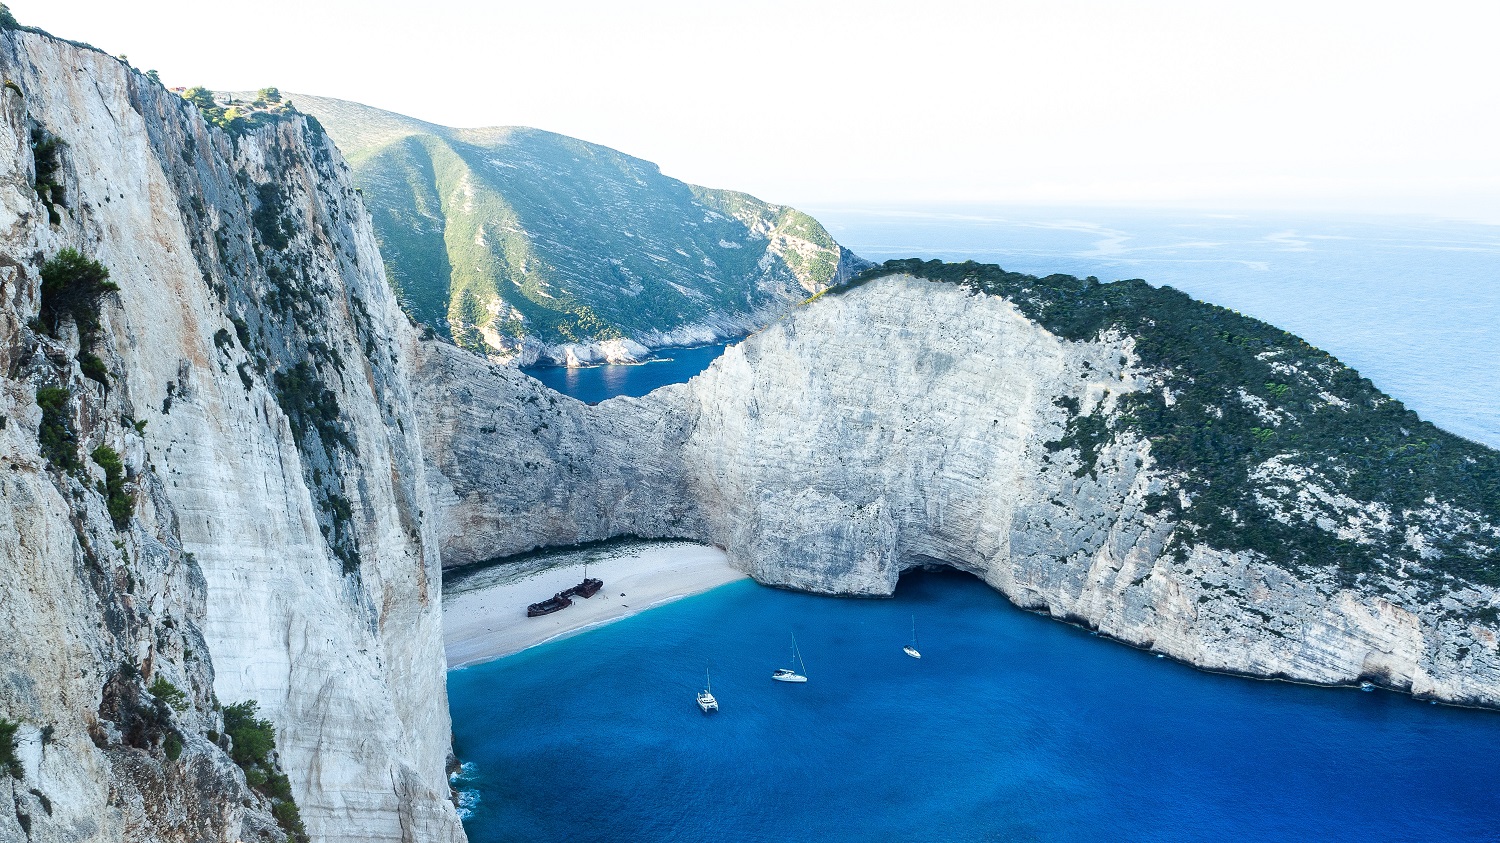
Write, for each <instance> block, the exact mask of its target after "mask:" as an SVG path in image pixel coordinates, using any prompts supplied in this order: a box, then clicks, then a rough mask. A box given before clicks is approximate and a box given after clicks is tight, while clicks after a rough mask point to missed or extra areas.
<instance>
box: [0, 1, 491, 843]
mask: <svg viewBox="0 0 1500 843" xmlns="http://www.w3.org/2000/svg"><path fill="white" fill-rule="evenodd" d="M0 73H3V76H4V86H3V88H0V522H3V523H4V528H3V529H4V533H5V536H6V538H5V541H3V542H0V568H3V571H4V573H3V575H0V577H3V580H4V582H5V584H6V585H5V594H4V599H3V600H0V718H3V720H4V721H5V723H7V724H14V725H15V735H16V739H15V741H14V742H13V743H14V755H15V756H16V760H15V763H14V764H8V765H4V766H7V767H9V772H11V773H13V775H3V774H0V839H6V840H20V839H23V838H24V839H29V840H49V841H51V840H58V841H83V840H98V841H116V840H143V841H144V840H183V841H187V840H193V841H197V840H239V839H244V840H281V839H284V838H285V837H286V836H288V835H290V836H291V837H293V838H301V837H304V836H307V835H310V836H311V837H312V838H314V839H317V840H328V841H341V840H347V841H369V840H412V841H415V840H461V839H463V831H462V828H461V826H460V824H459V822H458V819H457V816H456V813H455V811H454V808H453V806H452V804H451V803H450V801H449V796H450V793H449V789H448V786H447V781H446V775H445V766H446V763H447V758H448V755H449V746H448V743H449V739H450V731H449V728H448V713H447V707H446V697H445V693H444V666H443V654H442V647H441V629H440V618H439V611H440V607H439V602H438V601H439V575H440V571H439V561H438V547H437V544H436V541H435V540H434V537H433V536H432V535H431V531H430V529H429V528H428V527H427V526H426V522H425V521H424V520H423V517H422V516H423V512H424V510H428V509H430V508H431V503H430V502H429V496H428V492H427V488H426V485H425V481H424V475H423V472H422V470H421V466H422V464H423V457H422V449H421V444H420V442H419V441H418V438H417V435H416V432H417V429H418V428H417V423H416V419H415V416H414V415H413V413H412V403H411V396H410V392H409V386H408V380H407V373H406V369H405V367H404V364H403V363H402V361H401V360H400V359H399V358H398V357H397V356H396V355H395V354H394V353H393V350H392V349H393V345H395V344H396V343H394V342H393V340H392V339H391V338H392V337H397V336H400V335H402V334H403V333H406V332H410V331H411V330H412V328H411V327H410V325H409V323H408V321H407V319H406V317H405V316H404V315H403V314H402V312H401V311H400V309H399V307H398V306H397V303H396V300H395V298H394V296H393V295H392V294H391V293H390V291H389V289H388V287H387V286H386V282H385V277H384V271H383V269H382V264H381V260H380V256H379V254H378V252H377V249H376V245H375V240H374V236H373V233H372V229H371V227H370V225H369V221H368V217H367V215H366V214H365V212H364V210H363V208H362V205H361V203H360V202H359V199H358V197H357V195H356V191H355V188H354V185H353V183H352V180H351V174H350V172H349V170H348V167H347V166H346V165H345V164H344V162H343V160H342V158H341V157H340V155H339V153H338V152H337V150H336V149H335V148H334V146H333V143H332V141H331V140H329V139H328V137H327V136H326V135H325V134H324V133H322V132H321V130H319V129H318V127H317V126H316V125H315V124H313V123H310V122H309V121H307V120H305V119H304V118H303V117H301V116H300V115H296V114H292V113H288V114H286V115H284V117H283V118H282V119H276V120H273V121H271V122H270V123H269V124H267V125H261V126H258V127H255V128H245V129H242V130H240V131H236V132H234V133H232V134H231V133H226V132H225V131H223V130H221V129H219V128H216V127H213V126H210V125H208V124H206V123H205V122H204V120H203V119H202V117H201V115H200V114H199V113H198V112H197V110H196V108H195V107H193V106H192V105H189V104H188V103H186V102H185V101H184V100H183V99H182V98H181V97H179V96H177V95H175V94H173V93H171V92H169V91H167V90H166V89H164V88H163V87H162V86H161V85H160V84H159V83H158V82H156V81H154V80H153V79H151V78H148V77H147V76H145V75H143V74H141V73H140V72H138V71H136V70H134V69H132V68H131V67H129V66H128V65H127V64H125V63H124V62H122V61H121V60H119V59H115V58H113V57H110V56H107V55H105V54H103V53H101V52H99V51H97V50H94V49H92V48H88V47H85V46H82V45H76V44H72V43H69V42H66V41H63V40H60V39H56V38H52V37H50V36H47V35H45V34H43V33H38V32H33V31H20V30H15V29H10V30H6V31H4V32H3V33H0ZM66 250H73V252H71V253H70V252H67V251H66ZM75 253H76V254H75ZM69 254H72V255H73V257H74V258H76V259H77V260H75V261H74V264H73V265H74V268H75V269H76V268H77V267H79V266H83V267H87V265H88V263H87V262H89V261H96V262H97V263H98V264H99V265H101V266H102V267H103V268H106V269H107V270H108V273H109V275H108V283H109V284H113V285H114V286H115V287H116V288H117V289H115V290H114V291H110V290H109V289H108V288H104V287H99V288H95V292H96V293H98V294H99V295H97V296H87V295H83V296H81V297H80V294H78V289H79V288H77V283H81V282H77V278H78V277H82V276H80V275H78V273H76V272H75V273H74V274H73V275H68V274H67V273H62V274H59V272H60V270H58V267H59V266H62V265H63V264H62V263H59V260H60V259H61V258H63V257H66V256H67V255H69ZM49 273H51V274H49ZM84 274H87V273H84ZM59 278H61V279H63V281H58V279H59ZM49 279H50V280H49ZM69 279H72V280H69ZM70 285H71V286H70ZM80 302H82V303H81V304H80ZM91 307H92V308H93V309H90V308H91ZM251 701H253V702H254V703H255V704H256V705H257V706H258V714H257V715H255V716H252V717H250V718H249V719H248V720H246V719H245V717H243V716H241V717H239V720H238V722H240V724H241V726H242V727H243V726H244V724H245V723H249V724H250V727H251V728H236V726H235V725H234V723H232V722H231V723H227V722H226V719H230V720H233V719H234V718H227V716H226V714H227V713H228V712H230V709H229V706H231V705H234V704H238V703H244V702H251ZM234 711H235V712H239V713H240V714H241V715H243V709H234ZM258 718H264V719H265V720H267V721H269V723H270V724H271V726H272V727H273V728H274V741H275V749H274V750H272V749H271V746H270V743H269V738H266V739H261V738H258V737H256V736H255V735H254V734H252V732H253V731H254V728H253V727H254V724H255V723H256V722H258ZM235 736H237V737H235ZM0 750H4V751H5V752H6V753H10V752H11V751H12V748H11V747H9V746H5V747H0ZM237 762H238V763H237ZM282 776H285V778H282ZM293 805H295V806H296V809H294V808H293V807H292V806H293ZM298 809H300V817H299V815H298ZM304 827H305V832H304Z"/></svg>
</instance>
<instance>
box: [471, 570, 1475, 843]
mask: <svg viewBox="0 0 1500 843" xmlns="http://www.w3.org/2000/svg"><path fill="white" fill-rule="evenodd" d="M913 614H915V615H916V618H917V625H918V632H919V634H920V637H921V649H922V653H923V658H922V660H921V661H916V660H912V659H909V658H907V657H906V656H904V655H903V654H902V652H901V646H902V645H903V644H905V643H906V640H907V636H908V632H909V624H910V618H911V616H912V615H913ZM791 632H795V633H796V635H797V640H798V643H799V644H800V645H801V649H802V652H803V655H804V657H805V659H806V662H807V669H808V671H807V672H808V676H809V678H810V681H809V682H808V683H807V684H806V685H800V686H788V685H782V684H779V683H774V682H772V681H771V679H770V674H771V671H772V670H773V669H774V668H776V667H780V666H782V663H783V662H785V661H786V660H787V650H788V634H789V633H791ZM705 666H707V667H710V668H712V669H713V689H714V693H715V694H716V695H717V696H718V698H719V701H720V704H721V706H722V710H721V711H720V712H719V713H718V714H717V715H713V716H705V715H703V714H701V713H700V712H699V711H698V709H697V707H696V706H695V705H694V701H693V698H694V694H695V693H696V691H697V690H698V689H699V688H700V687H701V685H700V683H701V682H702V679H703V669H704V667H705ZM449 694H450V700H451V705H452V711H453V720H454V730H455V739H456V749H457V751H458V753H459V755H460V757H462V758H463V759H465V760H466V761H468V762H470V763H471V765H472V773H471V774H470V777H469V778H468V779H467V780H466V781H465V782H463V783H462V786H463V787H466V788H470V789H472V790H474V791H475V792H477V795H478V801H477V802H476V803H474V804H473V806H472V809H473V814H472V816H471V817H470V818H469V820H468V821H467V823H466V827H467V829H468V832H469V836H470V839H471V840H472V841H475V843H490V841H510V840H515V841H523V840H524V841H537V840H576V841H606V840H608V841H637V840H640V841H656V840H660V841H703V840H721V841H781V840H831V841H885V840H889V841H990V840H996V841H999V840H1005V841H1100V840H1122V841H1202V840H1267V841H1282V840H1285V841H1293V840H1296V841H1303V840H1319V841H1342V840H1349V841H1371V840H1380V841H1400V840H1413V841H1415V840H1424V841H1426V840H1444V841H1481V840H1483V841H1494V840H1497V839H1500V788H1497V787H1496V786H1495V771H1496V769H1497V768H1496V763H1497V762H1496V759H1497V758H1500V714H1494V713H1489V712H1475V711H1465V710H1459V709H1452V708H1447V707H1443V706H1433V705H1429V704H1424V703H1418V702H1416V701H1413V700H1411V699H1409V698H1406V697H1402V696H1399V695H1396V694H1391V693H1386V692H1376V693H1360V692H1358V691H1355V690H1349V689H1324V688H1312V687H1305V686H1298V685H1291V684H1286V683H1275V682H1256V681H1249V680H1245V679H1236V678H1232V677H1225V676H1217V675H1212V674H1208V673H1204V672H1201V671H1196V670H1193V669H1191V668H1188V667H1185V666H1182V665H1178V664H1175V663H1172V662H1170V661H1167V660H1163V659H1157V658H1154V657H1152V656H1151V655H1150V654H1147V653H1144V652H1140V651H1137V650H1134V649H1131V648H1129V647H1125V646H1122V645H1118V644H1112V643H1107V642H1103V641H1101V640H1099V639H1097V638H1094V637H1091V636H1090V635H1089V634H1088V633H1087V632H1085V631H1083V630H1080V629H1076V628H1074V627H1070V626H1067V625H1064V624H1061V623H1058V622H1056V621H1052V620H1049V619H1047V618H1043V617H1038V616H1035V615H1031V614H1028V613H1025V612H1022V611H1020V610H1017V609H1015V608H1013V607H1012V606H1010V605H1009V604H1008V603H1007V602H1006V601H1005V600H1004V599H1003V598H1002V597H1000V596H999V595H998V594H996V593H995V592H993V591H992V590H990V589H989V588H987V587H985V586H984V585H983V584H981V583H980V582H978V581H977V580H974V579H973V578H971V577H967V576H964V575H958V574H921V573H918V574H909V575H908V576H907V577H906V578H904V579H903V580H902V583H901V586H900V588H899V589H898V591H897V594H896V597H895V599H893V600H855V599H847V598H845V599H841V598H829V597H816V596H811V595H802V594H795V593H791V592H785V591H776V590H772V589H767V588H763V587H761V586H758V585H755V584H753V583H749V582H742V583H736V584H733V585H729V586H726V587H724V588H721V589H718V590H716V591H713V592H710V593H708V594H705V595H701V596H698V597H695V598H690V599H687V600H683V601H680V602H677V603H674V604H671V605H669V606H666V607H663V608H660V609H656V610H653V611H651V612H647V613H645V614H643V615H639V616H636V617H634V618H630V619H627V620H624V621H621V622H619V623H617V624H614V625H612V626H609V627H605V628H602V629H598V630H594V631H591V632H587V633H584V634H582V635H579V636H576V637H574V638H570V639H565V640H563V641H558V642H554V643H551V644H547V645H543V646H541V647H537V648H534V649H532V650H528V651H526V652H523V653H520V654H517V655H515V656H511V657H509V658H506V659H502V660H500V661H497V662H492V663H490V664H487V665H481V666H478V667H473V668H469V669H466V670H460V671H454V672H452V673H450V674H449Z"/></svg>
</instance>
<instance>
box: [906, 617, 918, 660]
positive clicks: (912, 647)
mask: <svg viewBox="0 0 1500 843" xmlns="http://www.w3.org/2000/svg"><path fill="white" fill-rule="evenodd" d="M901 652H903V653H905V654H907V655H908V656H911V657H912V658H914V659H920V658H921V657H922V651H921V650H918V649H917V616H916V615H912V616H911V643H910V644H907V645H906V646H905V647H902V648H901Z"/></svg>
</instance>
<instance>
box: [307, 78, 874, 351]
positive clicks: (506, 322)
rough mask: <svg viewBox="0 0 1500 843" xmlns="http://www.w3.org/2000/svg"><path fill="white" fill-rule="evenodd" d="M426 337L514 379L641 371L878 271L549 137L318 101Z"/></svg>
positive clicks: (615, 156)
mask: <svg viewBox="0 0 1500 843" xmlns="http://www.w3.org/2000/svg"><path fill="white" fill-rule="evenodd" d="M286 96H287V97H288V98H290V99H291V100H293V101H294V102H295V103H296V104H297V106H298V107H300V108H301V109H303V110H305V111H307V112H308V113H310V114H313V115H315V116H316V117H317V118H318V120H319V121H321V123H322V124H323V125H324V126H325V127H326V128H327V130H328V132H329V133H330V134H331V135H332V136H333V138H334V140H335V142H336V143H338V145H339V147H340V149H341V150H342V151H343V152H344V154H345V155H346V156H347V158H348V160H349V162H350V164H351V165H352V166H353V168H354V172H355V180H356V183H357V184H359V185H360V187H361V189H362V191H363V193H364V198H365V203H366V205H367V206H368V207H369V209H370V212H371V216H372V219H373V221H374V224H375V230H376V234H377V236H378V237H379V239H380V245H381V250H382V254H383V255H384V257H385V260H386V266H387V270H388V273H387V274H388V277H389V278H390V281H391V283H392V285H393V286H394V287H395V288H396V289H397V291H398V295H399V297H400V299H401V301H402V303H403V306H404V307H405V308H406V309H407V311H408V312H409V313H411V314H412V316H413V317H415V318H416V319H417V320H418V321H420V322H422V323H424V324H426V325H428V326H430V327H432V328H433V329H434V330H436V331H437V332H439V333H441V334H444V335H447V336H450V337H451V338H452V339H453V340H454V341H455V342H457V343H458V344H459V345H461V346H463V347H465V348H468V349H470V350H474V351H481V352H484V353H486V354H488V355H490V356H491V357H492V358H494V359H496V360H500V361H514V362H519V363H522V364H525V363H530V362H533V361H535V360H537V359H539V358H540V359H542V360H546V361H551V362H556V363H564V364H567V363H578V362H592V361H595V360H604V359H609V360H630V359H634V358H636V357H638V356H642V355H645V354H646V353H647V352H648V349H650V348H654V347H659V346H667V345H691V344H699V343H704V342H710V341H714V340H719V339H724V338H730V337H736V336H742V335H744V334H747V333H749V332H751V331H754V330H757V329H759V328H761V327H763V326H764V325H765V324H767V323H768V322H769V321H770V320H771V319H773V318H775V317H776V316H778V315H780V314H781V313H784V312H785V310H786V308H787V307H788V306H790V305H791V304H794V303H795V302H797V301H800V300H801V299H803V298H806V297H807V296H809V295H812V294H815V293H817V292H819V291H821V290H823V289H825V288H826V287H828V286H829V285H832V284H837V283H840V282H842V281H844V280H846V279H848V278H849V277H851V276H852V275H853V273H854V272H856V271H858V270H859V269H862V268H864V267H865V266H868V263H867V262H865V261H863V260H861V259H859V258H858V257H857V256H855V255H854V254H852V253H851V252H849V251H848V250H847V249H845V248H843V247H842V246H840V245H839V244H838V243H837V242H835V241H834V239H833V238H832V237H831V236H830V235H829V234H828V232H827V230H825V229H824V228H823V226H821V225H820V224H818V222H817V221H816V220H814V219H813V218H812V217H809V216H808V215H806V214H804V213H802V212H800V211H797V210H796V209H794V208H788V207H785V206H782V205H774V204H771V203H768V202H763V201H761V200H760V199H757V198H755V197H753V196H750V195H748V194H745V193H738V192H735V191H730V190H718V189H714V188H706V187H699V186H696V185H690V184H687V183H684V182H681V181H678V180H677V179H673V178H671V177H669V176H666V175H663V174H662V172H661V170H660V168H659V167H657V165H655V164H653V163H651V162H649V161H644V160H642V159H639V158H636V157H634V156H631V155H627V154H625V153H622V152H618V151H616V150H613V149H610V148H608V147H604V146H600V145H598V144H592V143H588V142H586V141H581V140H577V139H575V138H570V137H567V136H565V135H559V134H555V133H552V132H546V131H542V130H540V129H531V128H526V127H519V126H513V127H490V128H478V129H455V128H449V127H445V126H439V125H436V124H433V123H428V122H425V121H422V120H417V119H415V118H411V117H406V116H404V115H400V114H394V113H392V112H388V111H382V110H380V109H376V108H372V107H369V106H364V105H360V104H357V103H351V102H345V101H342V100H336V99H330V98H326V97H318V96H312V95H308V94H287V95H286Z"/></svg>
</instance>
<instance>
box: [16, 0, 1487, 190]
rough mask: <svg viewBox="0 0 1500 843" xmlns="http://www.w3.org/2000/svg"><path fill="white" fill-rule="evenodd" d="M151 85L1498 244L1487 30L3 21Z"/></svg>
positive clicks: (571, 10)
mask: <svg viewBox="0 0 1500 843" xmlns="http://www.w3.org/2000/svg"><path fill="white" fill-rule="evenodd" d="M8 2H9V4H10V6H11V9H12V11H13V12H14V13H15V15H16V17H17V18H18V19H19V20H20V21H21V22H22V23H24V24H32V25H36V26H40V27H42V28H44V29H47V30H49V31H51V32H53V33H54V34H57V35H61V36H64V37H68V38H73V39H75V40H81V41H87V42H90V43H92V44H94V45H96V46H98V47H100V48H102V49H105V50H108V51H109V52H111V53H115V54H125V55H128V56H129V58H130V60H131V62H132V63H133V64H135V65H136V66H138V67H142V68H156V69H157V70H159V71H160V73H161V75H162V78H163V79H164V80H165V81H166V82H167V84H169V85H195V84H201V85H206V86H208V87H212V88H219V89H246V88H258V87H262V86H266V85H276V86H279V87H281V88H283V89H285V90H294V91H305V92H309V93H317V94H323V95H327V96H334V97H341V98H344V99H350V100H356V101H359V102H364V103H367V104H369V105H374V106H378V107H381V108H386V109H390V110H392V111H398V112H402V113H405V114H410V115H412V116H415V117H420V118H423V119H426V120H431V121H434V122H438V123H445V124H448V125H455V126H477V125H497V124H515V125H528V126H536V127H539V128H544V129H550V130H553V131H557V132H562V133H565V134H569V135H574V136H577V137H580V138H584V139H586V140H590V141H595V142H597V143H603V144H606V145H609V146H612V147H615V148H617V149H620V150H623V151H625V152H628V153H631V154H633V155H637V156H640V157H642V158H647V159H650V160H652V161H655V162H657V163H659V164H660V165H661V167H662V169H663V171H665V172H667V173H668V174H670V175H673V176H677V177H679V178H683V179H686V180H689V181H693V182H698V183H701V184H707V185H713V186H718V187H733V188H737V189H741V190H747V191H750V192H752V193H755V194H757V195H759V196H761V197H762V198H765V199H768V200H772V201H781V202H792V203H801V204H808V205H817V204H825V205H826V204H830V203H842V202H848V203H854V202H878V203H891V202H903V201H917V202H923V201H935V200H972V201H985V202H1022V203H1025V202H1080V203H1092V202H1127V203H1162V202H1165V203H1175V204H1193V205H1212V206H1221V207H1251V206H1255V207H1266V206H1270V207H1290V208H1298V207H1339V208H1357V209H1365V210H1392V211H1400V210H1415V211H1436V212H1445V213H1455V214H1464V215H1472V216H1481V217H1485V218H1488V219H1500V48H1497V47H1496V45H1495V38H1496V33H1497V32H1500V4H1496V3H1479V2H1475V3H1463V4H1458V3H1449V4H1444V3H1435V2H1430V0H1427V2H1421V3H1417V2H1409V3H1402V4H1396V3H1378V2H1348V3H1343V2H1324V3H1318V2H1311V0H1302V2H1289V3H1280V2H1266V0H1257V2H1237V3H1229V2H1210V0H1195V1H1194V2H1153V1H1152V0H1137V2H1121V1H1120V0H1115V2H1066V1H1065V0H1044V2H986V3H964V2H942V1H941V0H917V2H913V1H912V0H906V2H893V3H886V2H871V0H859V2H811V0H804V2H776V1H775V0H773V1H772V2H739V3H717V2H712V0H696V2H656V0H631V2H612V3H593V2H556V0H551V1H550V2H549V1H548V0H530V2H526V3H511V2H460V0H424V2H415V3H414V2H402V3H396V2H386V1H385V0H373V2H372V0H359V2H352V0H329V1H326V2H325V0H296V1H295V2H292V1H291V0H257V2H254V3H212V2H209V3H205V2H203V1H202V0H141V1H140V2H132V3H122V2H119V0H108V2H104V1H103V0H8Z"/></svg>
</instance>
